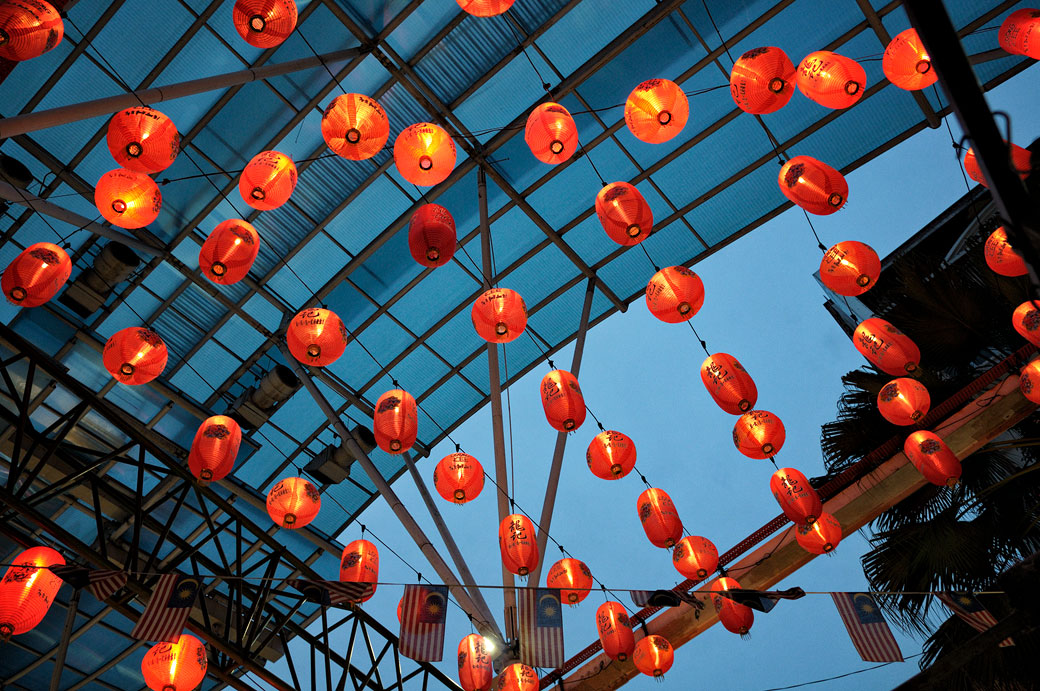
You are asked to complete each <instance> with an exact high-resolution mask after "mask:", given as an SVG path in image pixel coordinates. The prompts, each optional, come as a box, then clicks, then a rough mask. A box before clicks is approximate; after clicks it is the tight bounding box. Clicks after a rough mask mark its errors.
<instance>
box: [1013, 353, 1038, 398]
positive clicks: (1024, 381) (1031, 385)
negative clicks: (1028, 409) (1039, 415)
mask: <svg viewBox="0 0 1040 691" xmlns="http://www.w3.org/2000/svg"><path fill="white" fill-rule="evenodd" d="M1019 377H1020V378H1019V380H1018V388H1019V389H1021V391H1022V395H1023V396H1025V397H1026V398H1027V399H1028V400H1030V401H1032V402H1033V403H1036V404H1038V405H1040V359H1037V360H1032V361H1030V362H1028V363H1026V366H1025V367H1023V368H1022V371H1021V373H1020V374H1019Z"/></svg>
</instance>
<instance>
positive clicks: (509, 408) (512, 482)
mask: <svg viewBox="0 0 1040 691" xmlns="http://www.w3.org/2000/svg"><path fill="white" fill-rule="evenodd" d="M506 350H507V348H506V346H505V344H503V345H502V365H503V368H504V369H505V374H506V381H509V357H508V355H507V354H506ZM506 417H507V420H508V424H509V489H510V491H511V492H513V493H514V494H515V493H516V468H515V466H514V465H513V459H514V458H515V456H514V455H513V402H512V399H511V398H510V396H509V387H508V386H507V387H506ZM515 504H516V502H514V501H513V495H512V494H511V495H510V496H509V505H510V506H515Z"/></svg>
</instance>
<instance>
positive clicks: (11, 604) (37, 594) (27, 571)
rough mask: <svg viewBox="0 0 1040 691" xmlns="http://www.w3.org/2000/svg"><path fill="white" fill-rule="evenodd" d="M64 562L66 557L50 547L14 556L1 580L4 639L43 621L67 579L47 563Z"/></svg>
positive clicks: (0, 626)
mask: <svg viewBox="0 0 1040 691" xmlns="http://www.w3.org/2000/svg"><path fill="white" fill-rule="evenodd" d="M64 565H65V558H64V557H62V556H61V554H59V553H58V552H57V551H55V550H53V549H51V548H50V547H30V548H29V549H27V550H25V551H24V552H22V553H21V554H19V555H18V556H17V557H15V558H14V562H13V563H12V565H11V566H9V567H8V568H7V572H6V573H5V574H4V578H3V580H2V581H0V641H6V640H9V639H10V638H11V636H13V635H18V634H22V633H25V632H26V631H29V630H31V629H32V628H33V627H35V626H36V625H37V624H39V623H40V622H41V621H43V617H44V616H45V615H46V614H47V610H48V609H50V607H51V603H52V602H54V596H55V595H57V593H58V588H60V587H61V584H62V583H63V582H64V581H62V580H61V579H60V578H58V577H57V576H56V575H54V573H53V572H51V570H50V569H48V568H47V567H48V566H64Z"/></svg>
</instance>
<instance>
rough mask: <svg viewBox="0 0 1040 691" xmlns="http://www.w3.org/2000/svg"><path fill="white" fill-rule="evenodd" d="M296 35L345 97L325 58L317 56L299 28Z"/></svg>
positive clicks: (341, 85) (343, 90) (316, 52)
mask: <svg viewBox="0 0 1040 691" xmlns="http://www.w3.org/2000/svg"><path fill="white" fill-rule="evenodd" d="M296 33H297V35H298V36H299V37H300V38H302V39H303V42H304V43H305V44H307V48H309V49H310V51H311V53H312V54H313V55H314V57H316V58H318V61H319V62H320V63H321V66H322V67H324V68H325V71H326V72H328V73H329V77H331V78H332V81H334V82H335V83H336V86H338V87H339V90H340V91H342V92H343V94H344V95H346V93H347V90H346V89H344V88H343V84H341V83H340V81H339V80H338V79H336V75H334V74H333V73H332V70H331V69H329V64H328V63H327V62H325V58H323V57H322V56H321V55H318V51H316V50H314V46H312V45H311V42H310V41H308V40H307V37H306V36H304V35H303V30H302V28H301V27H296ZM300 124H303V123H302V122H301V123H300Z"/></svg>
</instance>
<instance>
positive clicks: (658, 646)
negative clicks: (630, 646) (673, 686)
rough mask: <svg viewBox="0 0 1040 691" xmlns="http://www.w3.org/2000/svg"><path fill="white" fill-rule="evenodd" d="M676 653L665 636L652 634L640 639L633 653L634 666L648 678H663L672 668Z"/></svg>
mask: <svg viewBox="0 0 1040 691" xmlns="http://www.w3.org/2000/svg"><path fill="white" fill-rule="evenodd" d="M674 660H675V653H674V652H673V651H672V644H671V643H669V642H668V639H667V638H665V637H664V636H658V635H656V634H651V635H649V636H646V637H644V638H640V639H639V642H638V643H636V649H635V651H634V652H633V653H632V664H634V665H635V666H636V669H638V670H639V671H640V672H642V673H643V674H645V675H647V676H648V677H663V676H664V674H665V672H667V671H668V670H670V669H671V668H672V662H673V661H674Z"/></svg>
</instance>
